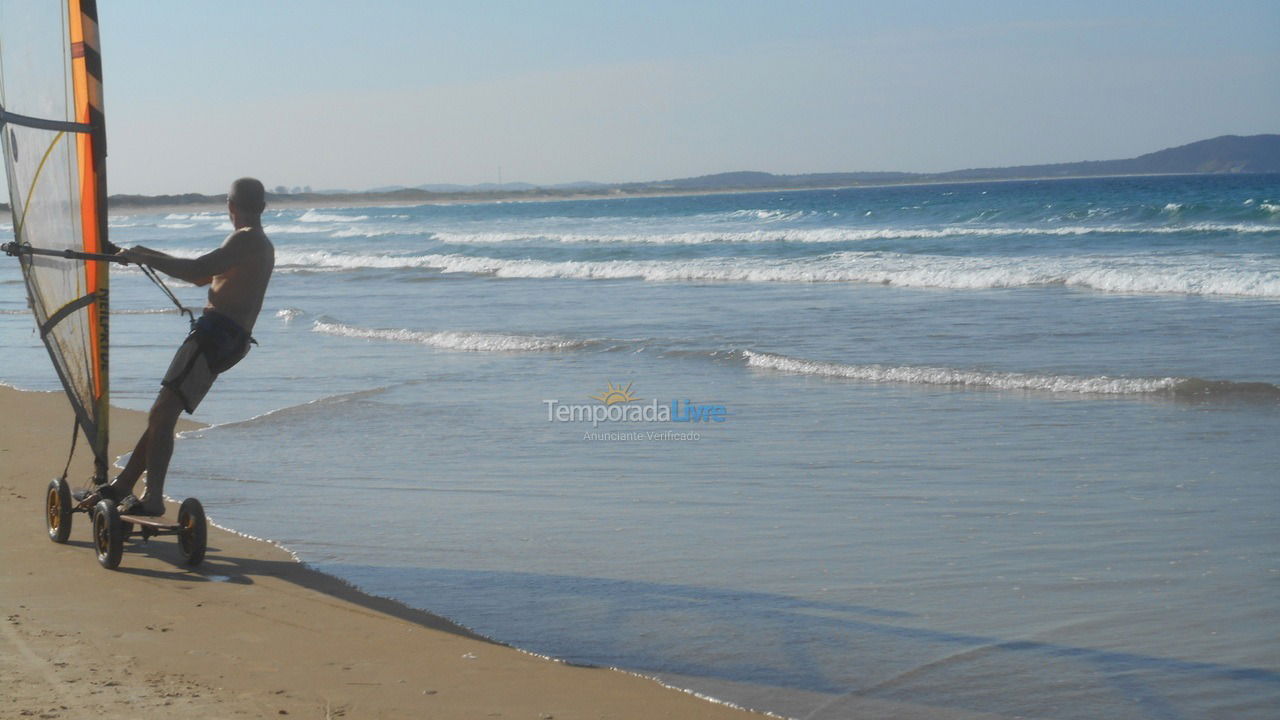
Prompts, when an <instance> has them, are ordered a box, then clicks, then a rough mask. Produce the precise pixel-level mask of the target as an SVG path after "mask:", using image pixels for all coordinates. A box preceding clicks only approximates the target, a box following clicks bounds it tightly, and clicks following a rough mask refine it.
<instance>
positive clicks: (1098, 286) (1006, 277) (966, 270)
mask: <svg viewBox="0 0 1280 720" xmlns="http://www.w3.org/2000/svg"><path fill="white" fill-rule="evenodd" d="M277 262H278V267H282V269H285V270H286V271H294V272H297V271H302V270H311V271H316V270H328V271H343V270H359V269H426V270H435V271H437V272H441V273H472V274H478V275H493V276H496V277H505V278H574V279H584V280H607V279H623V278H639V279H642V280H647V281H651V282H679V281H718V282H747V283H773V282H796V283H829V282H846V283H870V284H878V285H893V286H899V287H920V288H944V289H954V290H982V289H995V288H1024V287H1035V286H1045V285H1062V286H1066V287H1073V288H1082V289H1089V290H1097V291H1101V292H1114V293H1139V294H1183V295H1222V296H1239V297H1254V298H1280V264H1278V263H1277V261H1276V260H1275V259H1274V258H1270V257H1266V256H1262V255H1244V254H1242V255H1234V256H1209V255H1170V256H1160V255H1124V256H1075V257H1063V258H1057V257H1043V256H1037V257H1020V258H1010V257H955V256H945V255H912V254H903V253H890V252H854V251H845V252H837V253H830V254H825V255H820V256H815V257H805V258H760V257H714V258H695V259H682V260H595V261H586V260H558V261H551V260H535V259H508V258H493V257H474V256H468V255H444V254H427V255H360V254H341V253H330V252H327V251H311V252H297V251H292V252H282V253H280V254H279V255H278V256H277Z"/></svg>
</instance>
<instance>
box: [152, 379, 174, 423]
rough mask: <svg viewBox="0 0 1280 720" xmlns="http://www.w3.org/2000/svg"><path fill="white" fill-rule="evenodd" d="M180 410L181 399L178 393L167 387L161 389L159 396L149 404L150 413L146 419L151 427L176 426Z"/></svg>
mask: <svg viewBox="0 0 1280 720" xmlns="http://www.w3.org/2000/svg"><path fill="white" fill-rule="evenodd" d="M182 410H183V404H182V398H181V397H179V395H178V393H176V392H174V391H173V390H170V389H169V388H167V387H166V388H162V389H161V390H160V394H159V395H157V396H156V401H155V402H154V403H152V404H151V413H150V414H149V416H148V418H147V419H148V422H149V423H150V424H151V425H152V426H155V425H164V426H172V425H176V424H177V422H178V416H179V415H181V414H182Z"/></svg>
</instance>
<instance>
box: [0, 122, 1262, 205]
mask: <svg viewBox="0 0 1280 720" xmlns="http://www.w3.org/2000/svg"><path fill="white" fill-rule="evenodd" d="M1195 173H1280V135H1274V134H1273V135H1249V136H1240V135H1223V136H1221V137H1216V138H1212V139H1210V140H1200V141H1199V142H1193V143H1189V144H1187V145H1179V146H1178V147H1173V148H1167V149H1165V150H1158V151H1156V152H1153V153H1147V154H1146V155H1139V156H1138V157H1134V158H1128V159H1125V160H1091V161H1085V162H1071V163H1055V164H1052V165H1019V166H1016V167H1000V168H971V169H968V170H952V171H949V172H941V173H908V172H846V173H808V174H803V175H775V174H773V173H767V172H751V171H742V172H727V173H718V174H715V175H702V176H699V177H691V178H677V179H674V180H660V181H654V182H638V183H616V184H612V185H609V184H604V183H596V182H587V181H583V182H574V183H564V184H561V185H551V186H545V185H544V186H539V185H530V184H529V183H518V182H511V183H502V184H501V185H498V184H495V183H482V184H480V185H444V184H440V185H419V186H418V187H404V186H401V185H394V186H389V187H382V188H376V189H374V190H369V191H365V192H349V191H329V190H326V191H322V192H314V193H296V194H283V195H277V194H275V193H268V194H267V201H268V202H269V203H271V204H272V205H276V206H280V205H308V204H309V205H318V204H325V203H329V204H333V203H343V202H347V203H371V202H374V203H376V202H391V203H418V202H431V201H435V200H470V201H476V200H503V199H535V198H566V197H617V196H626V195H642V194H656V193H699V192H724V191H733V190H787V189H804V188H817V187H852V186H858V185H893V184H902V183H930V182H956V181H965V180H1033V179H1041V178H1063V177H1097V176H1103V175H1178V174H1195ZM110 202H111V205H112V206H113V207H126V208H128V207H147V206H167V205H220V204H222V203H225V202H226V196H225V195H199V194H196V193H187V194H185V195H112V196H111V198H110ZM8 209H9V208H8V206H7V205H0V210H8Z"/></svg>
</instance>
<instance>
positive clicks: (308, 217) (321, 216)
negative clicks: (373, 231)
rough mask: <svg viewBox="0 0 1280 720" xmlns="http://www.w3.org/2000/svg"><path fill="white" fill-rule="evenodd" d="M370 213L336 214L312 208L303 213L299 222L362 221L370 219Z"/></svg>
mask: <svg viewBox="0 0 1280 720" xmlns="http://www.w3.org/2000/svg"><path fill="white" fill-rule="evenodd" d="M368 219H369V216H368V215H334V214H329V213H323V212H320V211H319V210H315V209H311V210H307V211H306V212H304V213H302V215H301V216H300V217H299V218H298V222H305V223H341V222H360V221H362V220H368Z"/></svg>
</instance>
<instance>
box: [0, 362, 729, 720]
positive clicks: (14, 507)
mask: <svg viewBox="0 0 1280 720" xmlns="http://www.w3.org/2000/svg"><path fill="white" fill-rule="evenodd" d="M0 408H3V413H0V569H2V570H0V605H2V606H3V608H4V615H5V616H4V617H3V618H0V698H3V699H4V702H3V703H2V704H0V717H5V718H8V717H41V718H79V717H103V718H116V717H144V718H145V717H170V716H189V715H191V714H192V713H195V712H200V713H202V714H204V715H205V716H208V717H268V716H272V717H277V716H278V717H304V718H334V717H344V716H345V717H351V718H411V717H431V718H484V717H505V718H531V719H534V720H537V719H539V718H541V719H546V720H549V719H552V718H555V719H560V720H563V719H567V718H731V717H747V716H752V714H751V713H747V712H745V711H742V710H737V709H734V708H731V707H728V706H725V705H719V704H715V703H712V702H708V701H706V700H703V699H700V698H698V697H695V696H693V695H691V694H688V693H684V692H680V691H678V690H673V689H670V688H666V687H664V686H662V685H660V684H659V683H657V682H655V681H653V680H650V679H646V678H642V677H638V676H635V675H630V674H627V673H623V672H618V671H615V670H610V669H604V668H590V667H577V666H571V665H568V664H564V663H559V662H555V661H551V660H547V659H544V658H541V657H537V656H534V655H530V654H528V653H523V652H521V651H519V650H516V649H513V648H509V647H506V646H503V645H499V644H496V643H493V642H491V641H488V640H486V639H484V638H481V637H478V636H476V635H474V634H473V633H470V632H468V631H467V630H466V629H465V628H461V627H458V626H456V625H454V624H452V623H450V622H449V621H447V620H445V619H443V618H440V617H437V616H434V615H431V614H429V613H426V612H421V611H417V610H413V609H411V608H408V607H405V606H403V605H400V604H398V603H395V602H392V601H389V600H385V599H381V598H376V597H372V596H369V595H366V594H364V593H362V592H360V591H358V590H356V589H354V588H352V587H351V586H349V585H346V584H345V583H343V582H341V581H339V580H337V579H335V578H332V577H329V576H326V575H324V574H322V573H318V572H315V571H312V570H310V569H308V568H307V567H306V566H304V565H303V564H301V563H299V562H297V561H296V560H295V559H294V558H293V557H292V556H291V555H290V554H289V553H288V552H287V551H285V550H284V549H282V548H279V547H277V546H275V545H272V544H270V543H267V542H262V541H258V540H252V539H248V538H245V537H242V536H239V535H236V534H234V533H231V532H227V531H223V530H219V529H216V528H210V534H209V555H208V557H207V558H206V560H205V562H204V564H203V565H201V566H200V567H199V568H197V569H195V570H189V569H187V568H185V567H184V566H182V565H181V564H180V556H179V554H178V550H177V547H176V545H175V542H174V540H173V538H171V537H160V538H154V539H152V540H151V541H150V542H148V543H146V544H143V543H141V542H139V541H137V540H133V541H130V542H128V543H126V547H125V556H124V561H123V562H122V564H121V566H120V569H119V570H118V571H115V572H109V571H106V570H103V569H102V568H100V567H98V565H97V563H96V560H95V558H94V555H93V551H92V549H91V547H90V541H89V526H88V518H87V516H86V515H83V514H77V515H75V516H74V520H73V529H72V533H71V540H70V541H69V542H68V543H67V544H65V545H56V544H54V543H52V542H49V540H48V539H46V536H45V529H44V517H43V512H44V491H45V486H46V484H47V483H48V480H49V478H51V477H54V476H56V475H57V473H58V472H60V470H61V466H62V464H63V463H64V461H65V455H63V453H64V451H65V449H66V439H67V435H68V430H69V428H70V426H71V422H72V415H71V410H70V408H69V406H68V405H67V402H66V400H65V398H64V397H63V396H62V394H61V393H43V392H21V391H17V390H13V389H11V388H8V387H0ZM144 419H145V416H144V415H143V414H142V413H139V412H134V411H126V410H118V409H116V410H113V412H112V417H111V423H112V432H113V435H114V437H115V442H114V445H113V448H112V453H113V455H119V454H122V453H124V452H126V451H127V450H128V443H129V442H130V441H131V440H132V439H134V438H136V437H137V435H138V433H139V432H140V431H141V428H142V426H143V421H144ZM175 461H176V462H181V455H180V452H179V456H178V457H177V458H176V459H175ZM263 472H269V469H263ZM89 475H90V460H89V457H88V453H87V452H85V451H84V450H83V447H82V448H81V450H79V451H78V452H77V453H76V457H75V460H74V462H73V463H72V467H71V473H70V475H69V477H70V479H71V480H72V486H73V487H78V486H79V485H80V484H82V482H83V480H84V478H86V477H88V476H89ZM171 510H173V508H171ZM279 511H280V512H282V513H283V512H288V508H287V507H281V508H280V509H279ZM214 515H215V519H216V513H214ZM377 521H378V520H377V518H371V517H366V518H353V519H352V522H377Z"/></svg>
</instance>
